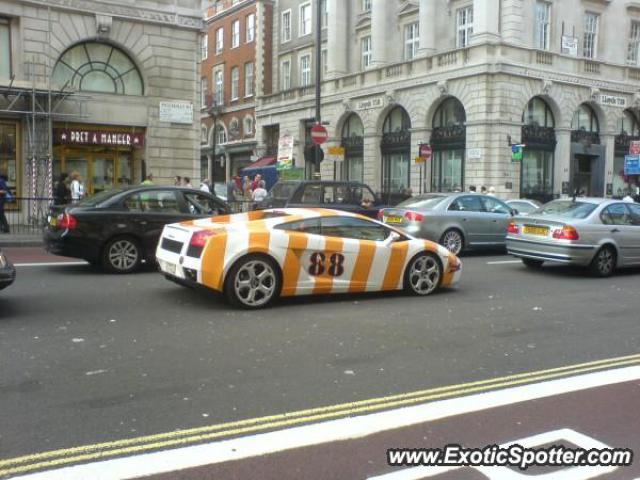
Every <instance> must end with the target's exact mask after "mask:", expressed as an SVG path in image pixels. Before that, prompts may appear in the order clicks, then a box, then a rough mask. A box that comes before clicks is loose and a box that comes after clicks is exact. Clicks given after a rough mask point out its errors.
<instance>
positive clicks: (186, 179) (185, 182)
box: [182, 177, 193, 188]
mask: <svg viewBox="0 0 640 480" xmlns="http://www.w3.org/2000/svg"><path fill="white" fill-rule="evenodd" d="M182 186H183V187H187V188H193V185H191V179H190V178H189V177H184V178H183V179H182Z"/></svg>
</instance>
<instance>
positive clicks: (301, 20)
mask: <svg viewBox="0 0 640 480" xmlns="http://www.w3.org/2000/svg"><path fill="white" fill-rule="evenodd" d="M307 9H308V11H309V20H308V22H309V31H308V32H307V31H306V29H305V27H306V25H307V20H306V19H305V17H304V13H303V12H305V11H307ZM312 33H313V9H312V8H311V2H305V3H302V4H301V5H300V6H299V7H298V38H299V37H306V36H307V35H311V34H312Z"/></svg>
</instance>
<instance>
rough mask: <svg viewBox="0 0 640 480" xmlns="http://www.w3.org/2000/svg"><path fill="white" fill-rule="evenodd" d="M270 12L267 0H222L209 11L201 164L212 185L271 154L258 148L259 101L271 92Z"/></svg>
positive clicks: (204, 48)
mask: <svg viewBox="0 0 640 480" xmlns="http://www.w3.org/2000/svg"><path fill="white" fill-rule="evenodd" d="M272 12H273V5H272V2H270V1H268V0H219V1H217V2H215V3H213V4H212V5H211V6H210V7H209V8H208V9H207V11H206V15H205V31H204V34H203V37H202V64H201V65H202V70H201V75H202V78H201V82H202V83H201V89H202V111H201V135H202V137H201V143H202V150H201V151H202V154H201V162H202V171H203V172H204V171H208V172H209V174H210V176H211V180H212V182H213V183H214V184H221V183H224V182H225V181H226V179H228V178H229V177H231V176H233V175H236V174H238V173H239V172H240V170H242V169H243V168H245V167H247V166H249V165H251V164H252V163H253V162H255V161H256V160H260V159H262V158H264V157H266V156H267V153H268V152H266V151H265V149H261V150H260V149H258V148H257V142H256V128H255V99H256V97H258V96H262V95H268V94H270V93H271V79H272V72H271V56H272V53H271V32H272V28H273V27H272ZM214 124H215V128H214ZM270 161H271V160H269V159H267V160H261V163H269V162H270Z"/></svg>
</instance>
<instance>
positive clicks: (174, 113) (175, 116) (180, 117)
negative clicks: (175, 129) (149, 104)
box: [160, 102, 193, 124]
mask: <svg viewBox="0 0 640 480" xmlns="http://www.w3.org/2000/svg"><path fill="white" fill-rule="evenodd" d="M160 121H161V122H169V123H184V124H191V123H193V103H187V102H160Z"/></svg>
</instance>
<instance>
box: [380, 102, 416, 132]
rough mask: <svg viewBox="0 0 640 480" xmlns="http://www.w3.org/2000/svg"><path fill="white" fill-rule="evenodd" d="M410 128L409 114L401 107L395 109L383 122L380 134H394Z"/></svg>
mask: <svg viewBox="0 0 640 480" xmlns="http://www.w3.org/2000/svg"><path fill="white" fill-rule="evenodd" d="M410 128H411V119H410V118H409V114H408V113H407V111H406V110H405V109H404V108H402V107H395V108H394V109H393V110H391V111H390V112H389V114H388V115H387V118H385V120H384V125H383V127H382V133H383V134H384V133H396V132H402V131H408V130H409V129H410Z"/></svg>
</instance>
